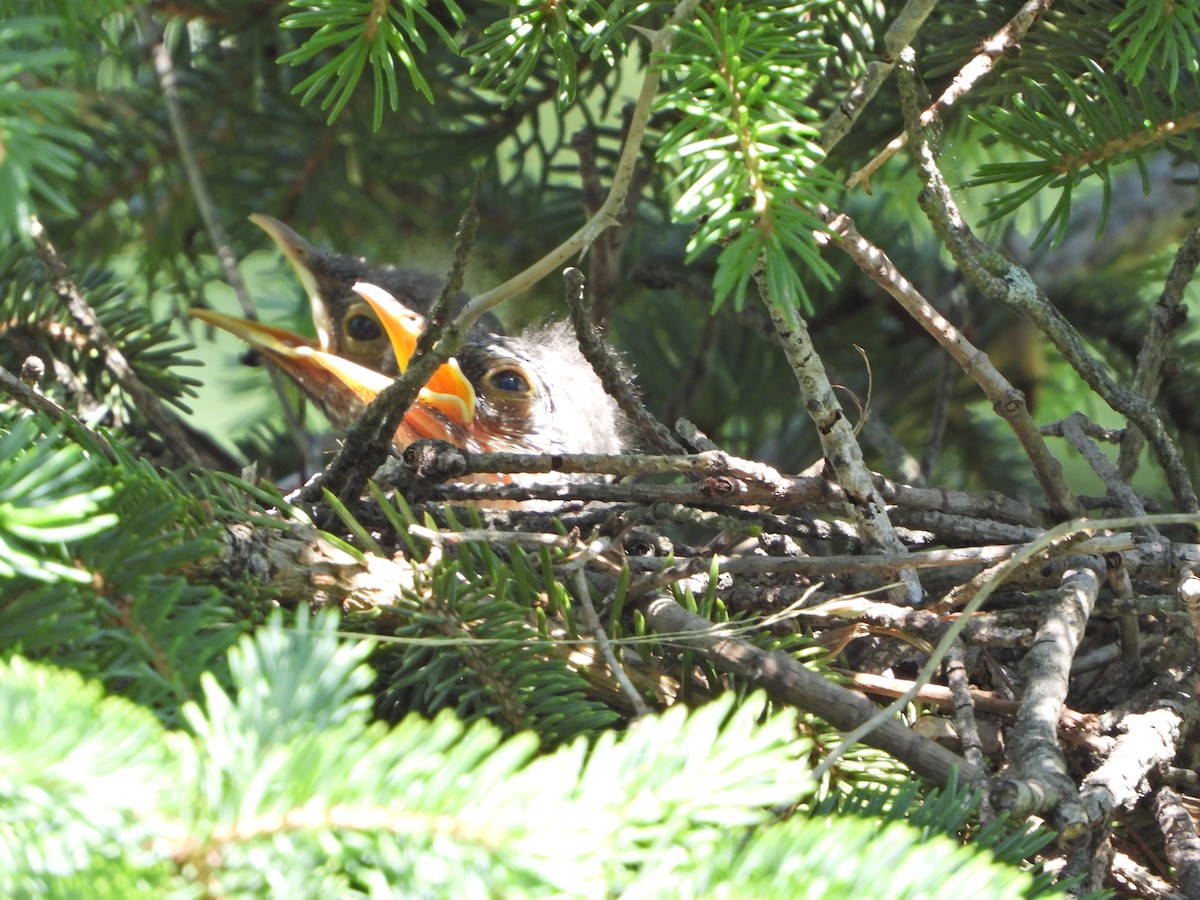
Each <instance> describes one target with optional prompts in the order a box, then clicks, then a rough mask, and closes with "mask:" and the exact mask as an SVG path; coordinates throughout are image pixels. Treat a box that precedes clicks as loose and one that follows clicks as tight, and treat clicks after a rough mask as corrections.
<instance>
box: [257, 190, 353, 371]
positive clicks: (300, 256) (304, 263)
mask: <svg viewBox="0 0 1200 900" xmlns="http://www.w3.org/2000/svg"><path fill="white" fill-rule="evenodd" d="M247 218H249V219H250V221H251V222H253V223H254V224H255V225H257V226H258V227H259V228H261V229H262V230H263V231H265V232H266V233H267V234H268V235H269V236H270V238H271V240H272V241H274V242H275V246H276V247H278V248H279V250H280V251H281V252H282V253H283V257H284V259H286V260H287V261H288V263H289V264H290V265H291V267H292V270H293V271H294V272H295V273H296V277H297V278H298V279H299V280H300V284H301V286H302V287H303V288H304V293H305V295H306V296H307V297H308V303H309V306H310V307H312V317H313V325H314V327H315V328H316V330H317V346H318V348H319V349H321V350H325V351H328V350H330V349H332V347H333V335H334V325H333V322H332V321H331V320H330V318H329V310H328V309H326V308H325V303H324V302H323V301H322V300H321V288H320V285H318V284H317V279H316V278H315V276H314V275H313V270H312V263H311V262H310V260H311V259H312V258H313V256H314V255H316V254H317V253H318V252H319V251H318V250H317V248H316V247H314V246H313V245H312V244H310V243H309V242H308V241H306V240H305V239H304V238H302V237H300V235H298V234H297V233H296V232H294V231H292V229H290V228H288V227H287V226H286V225H284V224H283V223H282V222H280V221H279V220H278V219H276V218H272V217H271V216H267V215H264V214H262V213H251V214H250V215H249V216H248V217H247Z"/></svg>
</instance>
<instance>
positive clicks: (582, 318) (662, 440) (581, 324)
mask: <svg viewBox="0 0 1200 900" xmlns="http://www.w3.org/2000/svg"><path fill="white" fill-rule="evenodd" d="M563 282H564V284H565V285H566V297H567V306H568V307H569V308H570V310H571V324H572V325H573V326H574V327H575V340H576V341H577V342H578V344H579V350H580V352H581V353H582V354H583V358H584V359H586V360H587V361H588V362H589V363H591V365H592V369H593V370H594V371H595V372H596V375H597V376H598V377H599V378H600V383H601V384H603V385H604V390H605V392H606V393H607V394H608V395H609V396H610V397H612V398H613V399H614V400H616V401H617V404H618V405H619V406H620V407H621V409H622V410H624V411H625V414H626V415H627V416H629V418H630V419H632V420H633V423H634V425H636V426H637V429H638V431H640V432H641V433H642V435H644V436H645V438H646V440H648V441H649V442H650V443H651V444H652V445H653V446H654V449H656V450H658V451H659V452H660V453H672V454H681V453H683V452H684V447H683V445H682V444H680V443H679V441H677V440H676V439H675V437H674V435H672V434H671V430H670V429H669V428H667V426H666V425H664V424H663V423H662V422H660V421H658V419H656V418H655V417H654V416H653V415H652V414H651V412H650V410H648V409H646V405H645V404H644V403H642V400H641V398H640V397H638V395H637V392H636V391H634V389H633V386H632V385H631V384H630V383H629V379H628V378H627V377H626V376H625V373H623V372H622V371H621V367H620V365H618V364H617V361H616V359H614V358H613V356H612V354H611V353H609V351H608V348H607V347H605V346H604V341H602V340H600V336H599V335H598V334H597V333H596V327H595V326H594V325H593V324H592V314H591V309H590V304H589V303H588V301H587V297H586V292H585V291H584V279H583V273H582V272H581V271H579V269H576V268H574V267H570V268H567V269H566V270H564V271H563Z"/></svg>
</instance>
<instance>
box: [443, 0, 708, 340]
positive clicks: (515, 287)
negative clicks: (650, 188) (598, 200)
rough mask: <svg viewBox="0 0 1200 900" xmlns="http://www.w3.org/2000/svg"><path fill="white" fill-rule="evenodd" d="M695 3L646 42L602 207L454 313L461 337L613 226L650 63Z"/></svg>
mask: <svg viewBox="0 0 1200 900" xmlns="http://www.w3.org/2000/svg"><path fill="white" fill-rule="evenodd" d="M699 3H700V0H680V2H679V3H678V4H677V5H676V7H675V9H674V10H672V11H671V15H670V16H669V17H668V19H667V21H666V22H664V23H663V26H662V27H661V28H660V29H659V30H658V31H656V32H654V33H653V37H652V38H651V41H650V53H649V60H650V61H649V63H648V64H647V66H646V74H645V76H644V78H643V79H642V87H641V91H640V92H639V93H638V98H637V103H636V104H635V106H634V109H633V114H632V115H631V116H630V117H629V128H628V132H627V134H626V136H625V144H624V146H623V147H622V148H621V156H620V158H619V159H618V160H617V166H616V169H615V170H614V171H613V181H612V185H611V187H610V188H609V191H608V197H607V199H605V201H604V204H603V205H602V206H601V207H600V209H599V210H597V211H596V214H595V215H594V216H592V217H591V218H590V219H589V220H588V221H587V222H586V223H585V224H584V225H583V227H582V228H580V229H579V230H578V231H576V232H575V233H574V234H573V235H571V236H570V237H569V238H567V239H566V240H565V241H563V242H562V243H561V244H559V245H558V246H557V247H555V248H554V249H553V250H551V251H550V252H549V253H547V254H546V255H545V256H543V257H542V258H541V259H539V260H538V261H537V262H535V263H534V264H533V265H531V266H530V267H529V268H527V269H525V271H523V272H521V273H519V274H517V275H515V276H514V277H512V278H510V279H509V280H508V281H506V282H504V283H503V284H501V285H499V286H498V287H495V288H492V289H491V290H490V291H485V292H484V293H482V294H480V295H478V296H477V297H475V298H474V299H473V300H471V302H470V303H468V304H467V306H466V308H464V309H463V311H462V312H461V313H460V314H459V316H458V320H457V321H458V326H459V327H460V328H461V329H462V330H463V332H464V333H465V332H466V331H467V330H469V329H470V327H471V325H473V324H474V323H475V322H477V321H478V320H479V318H480V317H481V316H482V315H483V314H484V313H486V312H487V311H488V310H490V309H493V308H495V307H496V306H498V305H500V304H501V303H503V302H504V301H505V300H507V299H509V298H510V297H515V296H516V295H517V294H519V293H521V292H522V291H525V290H528V289H529V288H530V287H532V286H533V285H534V284H536V283H537V282H539V281H541V280H542V279H543V278H545V277H546V276H547V275H549V274H550V273H552V272H554V271H555V270H557V269H559V268H561V267H562V266H563V265H564V264H565V263H566V262H567V261H568V260H570V259H571V258H572V257H575V256H577V255H578V254H580V253H582V252H583V251H585V250H586V249H587V248H588V247H589V246H590V245H591V243H592V241H594V240H595V239H596V237H597V235H599V234H600V233H601V232H602V231H604V230H605V229H606V228H610V227H612V226H613V225H616V224H617V223H618V215H619V213H620V211H621V208H622V207H623V206H624V204H625V197H626V195H627V194H628V192H629V187H630V184H631V183H632V182H633V175H634V170H635V168H636V166H637V161H638V156H639V155H640V154H641V152H642V138H643V136H644V135H645V132H646V124H647V122H648V121H649V119H650V111H651V108H652V107H653V105H654V99H655V97H656V96H657V94H658V83H659V80H660V78H661V74H660V72H659V69H658V66H657V65H656V64H655V59H654V58H655V57H656V56H660V55H662V54H664V53H666V52H667V51H668V50H669V49H670V48H671V42H672V40H673V39H674V36H675V28H676V27H677V26H678V25H679V24H680V23H682V22H684V21H686V20H688V19H690V18H691V17H692V14H693V13H694V12H695V9H696V7H697V6H699Z"/></svg>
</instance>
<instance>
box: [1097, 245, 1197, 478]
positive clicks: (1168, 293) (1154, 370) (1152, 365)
mask: <svg viewBox="0 0 1200 900" xmlns="http://www.w3.org/2000/svg"><path fill="white" fill-rule="evenodd" d="M1198 265H1200V225H1197V226H1196V227H1195V228H1193V229H1192V230H1191V231H1189V232H1188V233H1187V236H1186V237H1184V239H1183V242H1182V243H1181V244H1180V245H1179V250H1178V251H1176V253H1175V261H1174V262H1173V263H1172V264H1171V272H1170V274H1168V275H1167V281H1166V284H1165V285H1163V290H1162V293H1161V294H1160V295H1159V297H1158V302H1157V303H1155V304H1154V309H1153V310H1151V313H1150V330H1149V332H1148V333H1147V334H1146V339H1145V340H1144V341H1143V342H1142V349H1141V352H1140V353H1138V360H1137V373H1136V374H1135V375H1134V377H1133V392H1134V393H1135V394H1137V395H1138V396H1139V397H1143V398H1145V399H1146V400H1148V401H1150V402H1154V400H1155V398H1156V397H1157V396H1158V391H1159V388H1160V387H1161V386H1162V376H1163V368H1164V366H1165V365H1166V362H1167V360H1168V359H1169V358H1170V355H1171V340H1172V338H1173V337H1174V335H1175V332H1176V331H1178V330H1179V329H1180V328H1181V327H1182V326H1183V323H1184V322H1185V321H1187V306H1185V305H1184V302H1183V291H1184V289H1185V288H1186V287H1187V286H1188V283H1189V282H1190V281H1191V280H1192V278H1193V277H1194V276H1195V274H1196V267H1197V266H1198ZM1145 442H1146V438H1145V436H1144V435H1143V434H1142V433H1141V432H1140V431H1138V430H1137V429H1136V428H1131V429H1128V430H1127V431H1126V432H1125V436H1124V437H1123V438H1122V440H1121V451H1120V454H1119V455H1118V457H1117V469H1118V471H1120V473H1121V478H1122V479H1125V480H1128V479H1129V478H1131V477H1132V476H1133V473H1134V470H1135V469H1136V468H1137V461H1138V456H1139V454H1140V453H1141V451H1142V446H1143V445H1144V444H1145Z"/></svg>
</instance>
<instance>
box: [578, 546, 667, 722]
mask: <svg viewBox="0 0 1200 900" xmlns="http://www.w3.org/2000/svg"><path fill="white" fill-rule="evenodd" d="M575 596H576V597H578V598H579V602H580V606H581V608H582V610H583V619H584V622H585V623H586V624H587V627H588V631H590V632H591V633H592V639H593V640H594V641H595V642H596V646H597V648H599V650H600V656H601V658H603V660H604V661H605V662H606V663H607V664H608V668H609V671H610V672H612V675H613V678H615V679H616V682H617V684H618V685H620V687H621V690H622V691H623V692H624V694H625V696H626V697H628V698H629V702H630V704H632V706H633V711H634V715H636V716H637V717H638V718H641V717H642V716H646V715H649V713H650V709H649V708H648V707H647V706H646V701H645V700H643V699H642V695H641V694H639V693H638V690H637V688H635V687H634V686H633V682H631V681H630V680H629V675H627V674H626V672H625V668H624V666H622V665H621V661H620V660H619V659H618V658H617V654H616V652H615V651H614V650H613V647H612V642H611V641H609V639H608V632H607V631H605V630H604V624H603V623H602V622H601V621H600V616H599V615H597V613H596V607H595V606H594V605H593V603H592V592H591V589H590V588H589V587H588V582H587V575H585V574H584V571H583V565H582V563H581V564H580V565H578V567H577V568H576V569H575Z"/></svg>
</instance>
